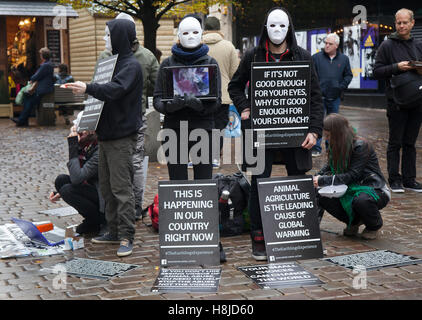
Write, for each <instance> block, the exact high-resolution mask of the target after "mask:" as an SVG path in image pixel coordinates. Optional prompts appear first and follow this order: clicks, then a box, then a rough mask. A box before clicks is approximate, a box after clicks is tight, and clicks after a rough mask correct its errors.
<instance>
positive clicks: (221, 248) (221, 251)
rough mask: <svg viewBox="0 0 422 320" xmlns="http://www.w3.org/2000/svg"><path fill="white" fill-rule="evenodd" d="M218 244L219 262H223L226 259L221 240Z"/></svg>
mask: <svg viewBox="0 0 422 320" xmlns="http://www.w3.org/2000/svg"><path fill="white" fill-rule="evenodd" d="M219 245H220V262H221V263H224V262H226V261H227V259H226V253H225V252H224V249H223V245H222V244H221V242H220V243H219Z"/></svg>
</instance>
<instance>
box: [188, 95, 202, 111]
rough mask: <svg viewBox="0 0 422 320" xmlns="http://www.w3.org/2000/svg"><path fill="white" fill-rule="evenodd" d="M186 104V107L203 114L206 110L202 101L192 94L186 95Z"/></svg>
mask: <svg viewBox="0 0 422 320" xmlns="http://www.w3.org/2000/svg"><path fill="white" fill-rule="evenodd" d="M185 103H186V106H188V107H189V108H191V109H193V110H195V111H197V112H201V111H202V110H203V109H204V106H203V105H202V101H201V100H199V99H198V98H197V97H195V96H194V95H193V94H191V93H190V94H188V95H186V93H185Z"/></svg>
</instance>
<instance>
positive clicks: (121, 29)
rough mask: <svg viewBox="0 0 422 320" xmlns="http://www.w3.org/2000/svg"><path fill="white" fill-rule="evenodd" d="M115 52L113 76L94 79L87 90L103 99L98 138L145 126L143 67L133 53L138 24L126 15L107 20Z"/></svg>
mask: <svg viewBox="0 0 422 320" xmlns="http://www.w3.org/2000/svg"><path fill="white" fill-rule="evenodd" d="M107 26H108V28H109V30H110V38H111V45H112V49H113V54H119V57H118V59H117V63H116V68H115V69H114V74H113V78H112V80H111V81H110V82H108V83H105V84H97V83H91V84H88V85H87V88H86V92H87V93H88V94H90V95H91V96H93V97H95V98H97V99H98V100H102V101H104V102H105V103H104V108H103V111H102V113H101V118H100V121H99V123H98V127H97V130H96V132H97V136H98V140H100V141H104V140H115V139H120V138H124V137H127V136H130V135H132V134H134V133H136V132H137V130H138V129H139V128H140V127H141V126H142V119H141V109H142V84H143V77H142V69H141V65H140V64H139V62H138V60H136V58H135V57H134V56H133V53H132V49H131V45H132V43H133V40H135V39H136V30H135V24H134V23H133V22H132V21H129V20H124V19H114V20H111V21H108V22H107Z"/></svg>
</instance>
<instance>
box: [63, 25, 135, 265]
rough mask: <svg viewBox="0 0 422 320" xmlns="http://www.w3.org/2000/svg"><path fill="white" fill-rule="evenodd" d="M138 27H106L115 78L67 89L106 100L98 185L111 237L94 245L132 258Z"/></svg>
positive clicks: (100, 126) (70, 85) (100, 128)
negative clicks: (134, 47)
mask: <svg viewBox="0 0 422 320" xmlns="http://www.w3.org/2000/svg"><path fill="white" fill-rule="evenodd" d="M135 39H136V30H135V24H134V23H133V22H131V21H128V20H126V19H114V20H111V21H108V22H107V27H106V35H105V41H106V49H107V50H110V51H111V52H112V53H113V54H118V55H119V56H118V59H117V62H116V67H115V69H114V74H113V78H112V79H111V81H110V82H108V83H104V84H98V83H90V84H88V85H86V84H85V83H83V82H80V81H77V82H75V83H68V84H66V87H67V88H70V89H72V90H73V91H74V92H76V93H85V92H86V93H88V94H89V95H91V96H93V97H94V98H97V99H98V100H102V101H104V107H103V110H102V113H101V117H100V120H99V122H98V126H97V130H96V133H97V136H98V141H99V143H98V144H99V165H98V166H99V170H98V171H99V181H100V189H101V193H102V195H103V197H104V200H105V203H106V207H105V214H106V219H107V227H108V232H107V233H105V234H104V235H102V236H99V237H97V238H93V239H92V242H93V243H102V244H113V243H120V247H119V249H118V250H117V255H118V256H119V257H124V256H128V255H130V254H132V249H133V240H134V236H135V199H134V194H133V186H132V181H133V159H132V157H133V153H134V150H135V146H136V139H137V132H138V130H139V129H140V128H141V126H142V118H141V110H142V87H143V77H142V69H141V66H140V64H139V62H138V61H137V60H136V58H135V57H134V56H133V52H132V44H133V41H134V40H135Z"/></svg>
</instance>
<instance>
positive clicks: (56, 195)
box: [48, 192, 60, 203]
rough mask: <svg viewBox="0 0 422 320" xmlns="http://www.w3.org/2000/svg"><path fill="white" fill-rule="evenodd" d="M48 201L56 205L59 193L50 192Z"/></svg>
mask: <svg viewBox="0 0 422 320" xmlns="http://www.w3.org/2000/svg"><path fill="white" fill-rule="evenodd" d="M48 199H50V201H51V202H53V203H56V201H58V200H59V199H60V193H58V192H51V193H50V195H49V197H48Z"/></svg>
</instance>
